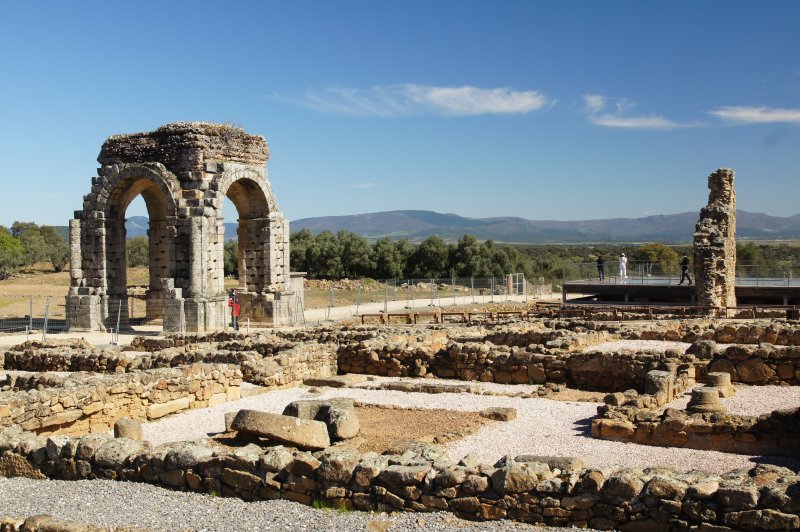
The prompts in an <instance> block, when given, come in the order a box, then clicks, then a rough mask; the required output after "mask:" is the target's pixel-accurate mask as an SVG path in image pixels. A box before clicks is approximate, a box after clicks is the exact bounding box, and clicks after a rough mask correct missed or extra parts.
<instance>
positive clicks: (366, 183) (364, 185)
mask: <svg viewBox="0 0 800 532" xmlns="http://www.w3.org/2000/svg"><path fill="white" fill-rule="evenodd" d="M347 188H378V184H377V183H373V182H372V181H364V182H363V183H355V184H352V185H347Z"/></svg>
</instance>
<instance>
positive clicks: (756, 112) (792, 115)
mask: <svg viewBox="0 0 800 532" xmlns="http://www.w3.org/2000/svg"><path fill="white" fill-rule="evenodd" d="M709 114H711V115H714V116H716V117H719V118H722V119H723V120H728V121H730V122H739V123H742V124H774V123H792V124H800V109H779V108H772V107H747V106H733V107H720V108H718V109H715V110H713V111H709Z"/></svg>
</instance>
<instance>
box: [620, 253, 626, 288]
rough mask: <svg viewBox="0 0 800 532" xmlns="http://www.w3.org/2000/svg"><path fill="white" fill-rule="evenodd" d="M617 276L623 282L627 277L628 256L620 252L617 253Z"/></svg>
mask: <svg viewBox="0 0 800 532" xmlns="http://www.w3.org/2000/svg"><path fill="white" fill-rule="evenodd" d="M619 278H620V279H622V281H623V282H625V279H627V278H628V257H626V256H625V254H624V253H620V255H619Z"/></svg>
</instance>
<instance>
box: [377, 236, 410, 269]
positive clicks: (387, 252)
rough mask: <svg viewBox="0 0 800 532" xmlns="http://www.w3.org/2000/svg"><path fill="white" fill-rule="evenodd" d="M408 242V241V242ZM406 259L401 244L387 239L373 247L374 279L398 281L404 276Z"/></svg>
mask: <svg viewBox="0 0 800 532" xmlns="http://www.w3.org/2000/svg"><path fill="white" fill-rule="evenodd" d="M406 242H407V241H406ZM404 259H405V257H404V256H403V254H402V251H401V249H400V243H399V242H397V243H395V242H394V241H392V239H391V238H389V237H385V238H381V239H380V240H377V241H376V242H375V244H374V245H373V246H372V262H373V264H374V265H375V268H374V270H373V271H374V277H375V278H377V279H396V278H399V277H402V276H403V271H404V267H405V260H404Z"/></svg>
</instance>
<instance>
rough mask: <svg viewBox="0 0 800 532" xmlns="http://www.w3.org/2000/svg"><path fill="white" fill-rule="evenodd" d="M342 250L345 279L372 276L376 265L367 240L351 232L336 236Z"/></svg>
mask: <svg viewBox="0 0 800 532" xmlns="http://www.w3.org/2000/svg"><path fill="white" fill-rule="evenodd" d="M336 239H337V240H338V241H339V247H340V249H341V257H340V258H341V262H342V272H343V275H344V276H345V277H349V278H359V277H365V276H369V275H372V273H373V270H374V265H373V263H372V255H371V253H370V248H369V244H367V240H366V239H365V238H364V237H362V236H361V235H357V234H355V233H353V232H351V231H345V230H341V231H339V232H338V233H337V234H336Z"/></svg>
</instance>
